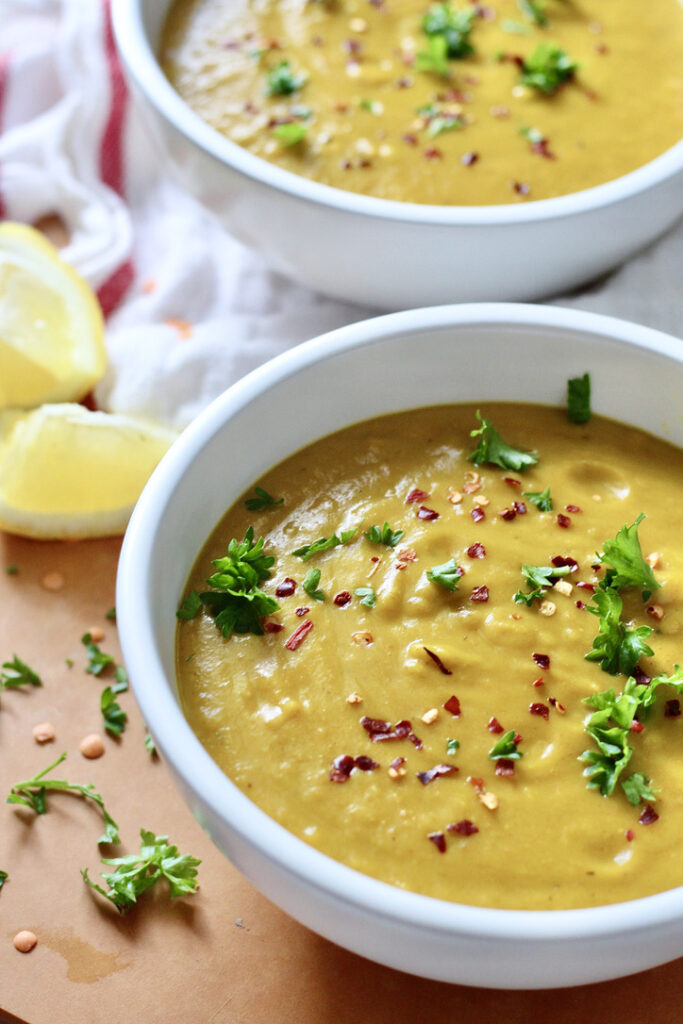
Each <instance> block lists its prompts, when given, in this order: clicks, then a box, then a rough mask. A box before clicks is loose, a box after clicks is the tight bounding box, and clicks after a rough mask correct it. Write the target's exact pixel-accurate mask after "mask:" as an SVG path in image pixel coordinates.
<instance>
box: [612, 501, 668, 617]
mask: <svg viewBox="0 0 683 1024" xmlns="http://www.w3.org/2000/svg"><path fill="white" fill-rule="evenodd" d="M644 518H645V515H644V514H643V513H642V512H641V514H640V515H639V516H638V517H637V518H636V520H635V521H634V522H633V523H632V524H631V526H626V525H624V526H622V528H621V529H620V530H619V532H618V533H617V535H616V537H615V538H614V540H606V541H605V543H604V544H603V545H602V554H601V555H598V558H599V559H600V561H601V562H602V563H603V564H604V565H608V566H609V567H610V568H609V569H608V570H607V572H606V574H605V579H604V581H603V584H602V585H603V586H609V587H613V588H615V589H616V590H619V589H621V588H622V587H643V588H644V593H643V600H644V601H647V599H648V598H649V596H650V594H651V592H652V591H653V590H658V589H659V588H660V586H661V583H658V582H657V580H656V579H655V575H654V573H653V572H652V567H651V566H650V565H649V564H648V563H647V562H646V561H645V559H644V558H643V552H642V550H641V547H640V540H639V538H638V527H639V526H640V524H641V523H642V521H643V519H644Z"/></svg>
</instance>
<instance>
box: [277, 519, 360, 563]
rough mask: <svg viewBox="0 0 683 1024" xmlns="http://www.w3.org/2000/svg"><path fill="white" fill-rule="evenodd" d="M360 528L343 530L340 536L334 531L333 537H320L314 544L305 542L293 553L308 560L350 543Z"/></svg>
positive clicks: (302, 559)
mask: <svg viewBox="0 0 683 1024" xmlns="http://www.w3.org/2000/svg"><path fill="white" fill-rule="evenodd" d="M358 529H359V528H358V527H357V526H356V527H354V529H353V530H342V531H341V532H340V534H339V536H337V534H336V533H333V534H332V536H331V537H320V539H319V540H316V541H313V543H312V544H304V546H303V547H301V548H297V549H296V551H292V554H293V555H295V556H296V557H297V558H300V559H301V561H302V562H307V561H308V559H309V558H313V556H314V555H319V554H321V552H323V551H330V550H331V549H332V548H337V547H340V546H341V545H342V544H348V542H349V541H350V540H352V539H353V538H354V537H355V536H356V534H357V533H358Z"/></svg>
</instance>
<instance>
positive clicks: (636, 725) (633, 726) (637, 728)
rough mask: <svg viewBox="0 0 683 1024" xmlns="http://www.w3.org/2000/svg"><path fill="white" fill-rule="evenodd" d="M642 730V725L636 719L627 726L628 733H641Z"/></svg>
mask: <svg viewBox="0 0 683 1024" xmlns="http://www.w3.org/2000/svg"><path fill="white" fill-rule="evenodd" d="M644 728H645V726H644V725H643V723H642V722H639V721H638V719H637V718H634V719H633V721H632V722H631V725H630V726H629V729H630V731H631V732H635V733H638V732H642V731H643V729H644Z"/></svg>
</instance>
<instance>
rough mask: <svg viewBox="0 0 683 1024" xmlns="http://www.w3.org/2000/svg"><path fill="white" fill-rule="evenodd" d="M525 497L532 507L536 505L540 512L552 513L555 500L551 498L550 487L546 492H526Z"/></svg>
mask: <svg viewBox="0 0 683 1024" xmlns="http://www.w3.org/2000/svg"><path fill="white" fill-rule="evenodd" d="M524 497H525V498H528V499H529V501H530V502H531V504H532V505H535V506H536V508H537V509H538V510H539V512H552V510H553V499H552V498H551V497H550V487H546V489H545V490H544V491H524Z"/></svg>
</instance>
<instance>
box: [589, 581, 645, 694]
mask: <svg viewBox="0 0 683 1024" xmlns="http://www.w3.org/2000/svg"><path fill="white" fill-rule="evenodd" d="M622 608H623V601H622V600H621V597H620V596H619V594H618V593H617V591H616V590H614V589H613V588H612V587H606V588H604V589H602V588H598V589H597V590H596V591H595V593H594V594H593V599H592V601H591V603H590V604H587V605H586V611H588V612H590V613H591V614H592V615H597V616H598V618H599V620H600V628H599V630H598V634H597V636H596V637H595V639H594V640H593V647H592V650H590V651H589V652H588V654H586V655H585V658H586V661H598V662H600V668H601V669H602V671H603V672H609V673H610V675H613V676H614V675H616V674H617V672H622V673H623V674H624V675H626V676H629V675H631V673H632V672H633V670H634V668H635V667H636V665H637V664H638V662H639V661H640V659H641V658H642V657H651V656H652V655H653V654H654V651H653V650H652V648H651V647H650V646H649V644H648V643H647V639H648V637H650V636H651V635H652V633H653V632H654V630H653V629H652V628H651V627H650V626H637V627H634V628H629V627H628V626H626V625H625V624H624V623H623V622H622V621H621V611H622Z"/></svg>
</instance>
